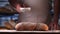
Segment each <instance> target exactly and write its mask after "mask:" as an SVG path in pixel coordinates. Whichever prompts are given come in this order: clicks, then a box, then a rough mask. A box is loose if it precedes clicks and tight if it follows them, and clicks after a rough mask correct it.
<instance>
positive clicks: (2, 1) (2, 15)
mask: <svg viewBox="0 0 60 34" xmlns="http://www.w3.org/2000/svg"><path fill="white" fill-rule="evenodd" d="M49 1H50V2H49V4H50V6H51V9H50V11H49V13H50V14H51V16H52V20H53V15H54V10H53V9H54V0H49ZM18 16H19V14H18V13H17V12H16V10H14V9H13V7H11V6H10V5H9V2H8V0H0V26H3V27H4V26H5V23H6V22H9V21H14V22H16V21H17V20H18ZM58 24H59V25H60V19H59V22H58ZM7 26H8V25H7Z"/></svg>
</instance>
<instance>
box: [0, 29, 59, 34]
mask: <svg viewBox="0 0 60 34" xmlns="http://www.w3.org/2000/svg"><path fill="white" fill-rule="evenodd" d="M0 33H4V34H5V33H9V34H10V33H11V34H16V33H18V34H20V33H23V34H24V33H26V34H28V33H29V34H30V33H35V34H39V33H60V30H53V31H16V30H0Z"/></svg>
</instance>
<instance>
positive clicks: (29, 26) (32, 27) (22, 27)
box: [15, 22, 48, 31]
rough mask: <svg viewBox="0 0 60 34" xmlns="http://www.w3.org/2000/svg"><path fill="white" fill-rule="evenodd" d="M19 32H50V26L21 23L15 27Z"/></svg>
mask: <svg viewBox="0 0 60 34" xmlns="http://www.w3.org/2000/svg"><path fill="white" fill-rule="evenodd" d="M15 29H16V30H18V31H34V30H39V31H40V30H44V31H47V30H48V26H47V25H46V24H44V23H32V22H21V23H18V24H17V25H16V26H15Z"/></svg>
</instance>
